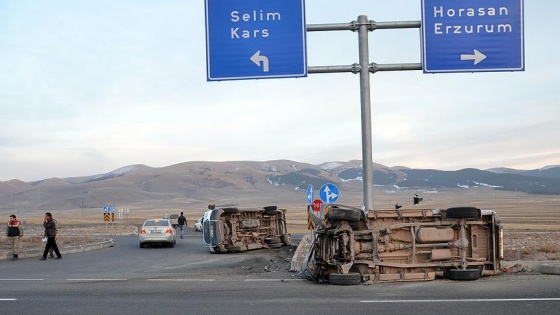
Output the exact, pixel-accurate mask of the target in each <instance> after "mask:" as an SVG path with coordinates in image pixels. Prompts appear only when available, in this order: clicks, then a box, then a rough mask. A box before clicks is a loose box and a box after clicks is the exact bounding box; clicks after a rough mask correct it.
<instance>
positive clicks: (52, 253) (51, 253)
mask: <svg viewBox="0 0 560 315" xmlns="http://www.w3.org/2000/svg"><path fill="white" fill-rule="evenodd" d="M52 220H53V222H54V228H55V229H56V230H57V231H58V222H56V219H55V218H53V219H52ZM49 257H50V258H54V249H53V248H52V247H51V249H49Z"/></svg>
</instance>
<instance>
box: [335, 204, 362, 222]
mask: <svg viewBox="0 0 560 315" xmlns="http://www.w3.org/2000/svg"><path fill="white" fill-rule="evenodd" d="M361 215H362V214H361V210H351V209H341V208H335V207H332V208H331V209H330V210H329V213H327V217H328V219H329V220H346V221H350V222H358V221H360V218H361Z"/></svg>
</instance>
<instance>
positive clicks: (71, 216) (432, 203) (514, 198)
mask: <svg viewBox="0 0 560 315" xmlns="http://www.w3.org/2000/svg"><path fill="white" fill-rule="evenodd" d="M414 193H418V194H419V195H420V196H421V197H422V198H424V200H423V201H422V202H421V203H420V204H419V205H415V206H413V205H412V196H413V195H414ZM280 199H283V200H286V201H287V202H285V203H276V204H275V205H277V206H278V207H280V208H284V209H286V210H287V220H288V225H289V228H290V231H291V232H292V233H304V232H305V231H306V228H307V213H306V207H307V205H306V200H305V196H304V193H302V196H301V198H298V199H297V200H295V199H294V198H293V196H289V195H287V196H286V197H285V198H280ZM219 201H220V200H218V201H217V202H216V204H218V205H220V204H225V202H224V203H220V202H219ZM338 202H339V203H341V204H347V205H352V206H361V205H362V204H363V196H362V195H361V193H345V192H341V197H340V199H339V201H338ZM227 203H231V204H233V205H235V206H238V207H256V206H267V205H269V204H262V198H259V197H257V198H254V199H249V198H244V199H243V201H242V202H239V201H236V200H235V199H234V200H231V199H229V200H227ZM396 203H399V205H402V206H403V208H419V207H420V208H449V207H455V206H475V207H479V208H481V209H491V210H495V211H496V212H497V213H498V215H499V216H500V218H501V219H502V224H503V226H504V229H505V230H506V231H558V232H560V195H530V194H526V193H518V192H509V191H497V190H493V189H490V188H474V189H473V188H471V189H446V190H442V191H438V192H437V193H436V192H421V191H404V192H403V191H399V192H390V193H389V192H385V191H382V190H378V189H375V191H374V208H376V209H393V208H394V205H395V204H396ZM116 208H118V207H116ZM45 211H50V212H52V213H53V216H54V217H55V218H56V219H57V220H58V221H59V222H60V223H61V224H79V223H104V221H103V210H102V209H84V210H82V209H66V210H56V209H47V210H45ZM181 211H184V213H185V216H186V217H187V219H188V220H189V222H188V223H189V225H190V226H192V224H193V223H194V221H196V220H197V219H198V218H200V217H201V216H202V214H203V213H204V211H206V207H205V206H203V205H202V204H198V205H196V206H193V205H186V206H185V208H180V207H176V208H170V207H165V206H162V207H158V206H157V205H156V206H152V207H146V208H130V209H129V212H128V214H123V215H122V216H121V218H119V214H118V213H115V224H133V225H139V224H142V223H143V222H144V220H145V219H148V218H161V217H163V216H164V215H165V214H166V213H179V212H181ZM9 214H10V212H9V211H4V210H3V211H0V223H5V222H7V221H8V216H9ZM43 214H44V212H43V211H41V210H33V211H31V210H28V211H26V212H24V213H18V217H19V218H20V219H22V220H24V221H25V222H29V223H31V224H40V223H41V222H42V220H43Z"/></svg>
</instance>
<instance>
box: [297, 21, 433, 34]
mask: <svg viewBox="0 0 560 315" xmlns="http://www.w3.org/2000/svg"><path fill="white" fill-rule="evenodd" d="M360 25H361V24H360V23H358V22H357V21H352V22H350V23H335V24H308V25H307V31H308V32H319V31H357V30H358V28H359V27H360ZM366 25H367V26H368V30H369V31H374V30H380V29H399V28H420V27H422V22H420V21H401V22H375V21H371V20H370V21H368V23H366Z"/></svg>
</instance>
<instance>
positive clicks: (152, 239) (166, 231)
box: [138, 219, 177, 248]
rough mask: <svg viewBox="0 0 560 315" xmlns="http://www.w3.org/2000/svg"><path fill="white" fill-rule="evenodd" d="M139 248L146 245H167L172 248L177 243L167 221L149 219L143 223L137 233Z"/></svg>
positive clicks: (173, 230)
mask: <svg viewBox="0 0 560 315" xmlns="http://www.w3.org/2000/svg"><path fill="white" fill-rule="evenodd" d="M138 238H139V240H140V247H141V248H144V246H145V245H146V244H147V243H167V244H168V245H169V246H171V247H174V246H175V244H176V243H177V233H176V231H175V229H174V228H173V226H172V225H171V222H170V221H169V220H168V219H150V220H146V221H145V222H144V225H142V228H140V232H139V233H138Z"/></svg>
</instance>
